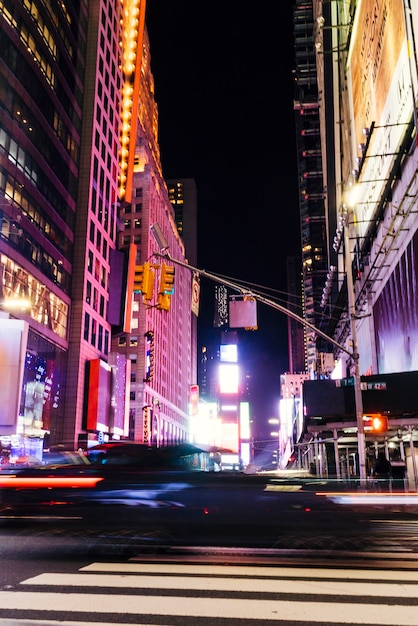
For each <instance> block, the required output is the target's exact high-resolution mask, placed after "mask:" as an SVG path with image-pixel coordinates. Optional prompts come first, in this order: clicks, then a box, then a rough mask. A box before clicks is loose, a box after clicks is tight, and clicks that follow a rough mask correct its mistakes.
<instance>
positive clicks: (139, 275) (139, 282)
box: [134, 263, 154, 302]
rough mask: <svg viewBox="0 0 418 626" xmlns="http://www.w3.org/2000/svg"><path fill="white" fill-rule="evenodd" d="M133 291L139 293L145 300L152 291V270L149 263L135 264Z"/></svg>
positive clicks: (148, 299) (148, 298) (151, 294)
mask: <svg viewBox="0 0 418 626" xmlns="http://www.w3.org/2000/svg"><path fill="white" fill-rule="evenodd" d="M134 292H135V293H141V294H142V296H143V299H144V300H146V301H147V302H149V301H151V300H152V296H153V293H154V271H153V269H152V267H151V265H150V264H149V263H144V265H136V266H135V278H134Z"/></svg>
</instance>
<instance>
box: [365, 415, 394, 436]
mask: <svg viewBox="0 0 418 626" xmlns="http://www.w3.org/2000/svg"><path fill="white" fill-rule="evenodd" d="M363 420H364V431H365V432H368V433H372V434H375V435H384V434H385V433H386V432H387V430H388V418H387V417H386V416H385V415H382V414H381V413H371V414H370V415H364V416H363Z"/></svg>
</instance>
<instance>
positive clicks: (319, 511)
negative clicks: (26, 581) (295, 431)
mask: <svg viewBox="0 0 418 626" xmlns="http://www.w3.org/2000/svg"><path fill="white" fill-rule="evenodd" d="M201 454H202V450H199V449H198V448H194V447H193V446H189V445H188V444H185V445H181V446H169V447H162V448H156V447H151V446H144V445H142V444H127V445H124V444H104V445H103V446H96V447H95V448H93V449H90V450H89V451H88V452H87V460H88V463H84V464H81V465H80V464H76V465H68V464H67V465H49V466H43V467H37V468H27V469H22V470H20V471H16V472H15V473H14V474H13V475H9V476H4V477H3V476H0V487H1V489H0V522H1V523H2V524H4V525H5V524H6V525H7V524H8V525H9V526H12V527H13V528H15V527H17V526H18V525H23V526H25V527H29V528H30V529H32V530H33V531H34V532H35V531H36V530H38V531H39V530H41V532H42V533H45V532H53V531H58V532H65V533H70V534H71V533H75V534H77V535H78V536H80V535H83V533H84V534H88V535H91V534H96V535H97V536H100V537H112V541H119V539H120V538H123V540H124V541H126V540H127V538H128V537H130V538H134V539H135V541H139V542H142V543H147V544H150V543H153V544H159V545H160V544H162V543H163V544H164V545H167V544H169V545H179V544H181V545H202V546H203V545H226V546H257V547H277V546H282V547H284V546H286V547H288V546H289V545H291V543H292V542H296V543H298V542H299V541H301V540H302V538H304V539H303V540H304V541H311V542H312V540H313V538H314V539H315V540H316V541H317V542H318V541H319V538H320V537H322V538H325V540H326V542H327V544H329V542H330V541H331V539H332V538H334V539H333V540H334V541H335V542H337V543H338V545H340V546H341V545H344V544H345V543H346V542H347V541H349V542H352V541H353V540H354V538H355V539H356V541H357V540H358V539H360V540H361V541H362V542H365V543H366V544H367V536H368V528H369V526H370V520H371V513H372V517H373V519H378V517H379V515H382V516H383V515H387V513H388V510H389V509H388V504H390V502H388V500H383V501H382V502H380V503H378V504H377V505H376V504H373V503H372V500H370V501H369V502H367V501H366V500H365V499H364V497H362V495H363V494H358V493H357V492H356V490H354V492H353V490H352V487H353V485H352V484H350V485H344V484H341V483H339V482H335V481H331V480H321V479H318V478H312V477H311V478H289V479H287V478H283V477H276V476H273V475H271V474H269V475H263V474H254V475H251V474H245V473H244V472H235V473H233V472H209V471H204V470H203V469H202V467H201V466H200V465H199V461H198V459H199V455H201ZM203 465H204V464H203ZM364 495H367V494H364ZM372 495H373V494H372ZM382 495H384V494H382ZM388 495H392V494H388ZM368 504H369V505H370V506H367V505H368ZM365 505H366V506H365ZM396 506H397V507H398V509H399V502H397V503H396ZM392 508H393V507H392ZM417 510H418V507H417V505H416V504H415V514H416V511H417Z"/></svg>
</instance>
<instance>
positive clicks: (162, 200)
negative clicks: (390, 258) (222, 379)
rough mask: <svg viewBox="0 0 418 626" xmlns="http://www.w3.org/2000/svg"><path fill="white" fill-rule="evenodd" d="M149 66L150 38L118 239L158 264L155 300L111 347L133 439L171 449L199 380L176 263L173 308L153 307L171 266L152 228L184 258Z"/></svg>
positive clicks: (183, 435)
mask: <svg viewBox="0 0 418 626" xmlns="http://www.w3.org/2000/svg"><path fill="white" fill-rule="evenodd" d="M150 60H151V55H150V50H149V42H148V37H147V33H146V32H145V33H144V40H143V57H142V68H141V77H142V82H141V88H140V106H139V116H138V124H137V138H136V148H135V159H134V166H133V167H134V172H133V178H132V197H131V201H130V202H128V201H125V202H123V203H122V205H121V213H120V220H121V223H122V224H123V229H122V230H121V232H120V233H119V235H118V238H119V248H120V249H121V250H129V248H130V246H132V245H134V246H135V250H136V251H135V255H136V257H135V263H136V264H137V265H138V264H143V263H145V262H147V261H149V262H150V263H151V265H152V266H154V267H153V272H154V296H153V299H152V300H151V301H150V302H148V303H144V302H143V298H142V296H141V294H135V296H134V302H133V311H132V321H131V329H130V332H121V333H118V334H117V336H115V338H114V339H113V342H112V346H113V350H114V351H115V352H118V353H120V354H124V355H125V356H126V358H127V359H128V360H130V361H131V368H130V369H131V385H130V423H131V429H132V430H133V434H134V438H135V440H137V441H144V442H145V443H153V444H157V445H167V444H171V443H179V442H180V441H184V440H186V439H187V438H188V431H189V412H188V408H189V400H190V395H189V394H190V388H191V386H192V385H193V384H196V382H197V371H196V354H195V353H193V354H192V349H191V346H192V345H193V344H192V328H193V324H195V323H196V320H195V317H196V316H195V315H194V313H193V312H192V310H191V284H192V272H191V271H190V270H188V269H186V268H184V267H181V266H179V265H177V266H174V269H175V274H174V293H173V295H172V296H170V307H169V310H168V311H164V310H159V309H158V308H157V307H156V302H157V293H156V292H157V291H158V283H159V280H160V277H161V266H162V263H163V262H165V263H169V264H170V262H169V261H166V260H164V259H162V258H161V257H158V256H154V252H160V246H159V245H158V244H157V242H156V240H155V238H154V237H153V235H152V232H151V231H152V229H151V226H153V225H155V224H157V225H158V228H159V229H161V232H162V235H163V237H164V239H165V243H164V247H165V244H167V250H168V251H169V253H170V256H171V257H172V258H174V259H178V260H179V261H182V262H185V260H186V256H185V246H184V242H183V240H182V238H181V236H180V233H179V231H178V229H177V225H176V222H175V215H174V209H173V207H172V205H171V203H170V199H169V196H168V191H167V186H166V183H165V181H164V179H163V177H162V171H161V169H162V168H161V162H160V154H159V146H158V132H157V131H158V111H157V106H156V103H155V101H154V82H153V81H154V79H153V76H152V73H151V65H150ZM193 341H194V342H195V341H196V338H195V337H194V339H193ZM150 349H152V363H151V362H150ZM150 368H152V371H151V369H150Z"/></svg>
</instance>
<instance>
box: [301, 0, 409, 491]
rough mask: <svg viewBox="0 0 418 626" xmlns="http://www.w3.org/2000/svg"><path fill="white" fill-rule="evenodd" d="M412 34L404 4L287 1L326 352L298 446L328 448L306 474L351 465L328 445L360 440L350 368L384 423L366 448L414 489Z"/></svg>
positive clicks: (340, 471)
mask: <svg viewBox="0 0 418 626" xmlns="http://www.w3.org/2000/svg"><path fill="white" fill-rule="evenodd" d="M299 18H300V19H299ZM302 24H303V26H302ZM417 33H418V7H417V5H416V3H413V2H410V1H409V0H393V1H391V2H388V1H382V2H381V3H378V4H377V3H376V2H374V0H362V2H353V3H351V2H345V1H343V0H336V1H335V2H326V1H325V0H317V1H314V0H312V2H310V1H308V2H305V1H302V0H301V1H300V2H298V1H297V2H296V10H295V51H296V55H297V70H296V79H297V85H300V84H302V85H303V81H304V77H305V75H306V80H307V82H309V79H310V77H311V78H312V79H313V77H314V76H315V85H313V86H312V103H310V106H312V109H313V110H316V111H317V120H316V121H317V122H319V125H318V124H317V126H316V128H315V132H316V135H317V137H318V139H319V140H320V141H319V143H318V144H317V145H316V146H315V150H316V149H319V150H320V155H321V159H322V165H323V167H322V176H323V180H322V188H320V187H319V188H318V189H317V192H318V194H320V195H321V197H322V202H323V207H324V209H325V213H324V215H325V217H326V243H327V250H326V254H324V259H327V267H326V270H325V272H324V274H323V283H322V295H321V297H320V299H319V300H318V302H320V309H322V312H323V317H322V318H318V319H319V321H320V322H321V325H319V326H318V323H317V324H316V326H317V327H319V328H321V330H322V331H324V332H325V333H326V334H327V335H328V336H329V337H332V339H333V340H334V342H336V343H334V344H333V345H332V346H330V345H328V346H326V345H324V343H323V342H322V341H321V342H318V344H317V345H316V352H317V363H318V362H321V363H323V364H324V369H325V372H326V374H327V376H329V377H330V378H331V380H320V381H314V380H312V381H311V380H310V381H307V383H305V385H304V389H305V387H306V390H305V392H304V393H303V394H302V395H303V398H304V406H303V410H304V417H305V428H306V431H307V436H308V437H310V436H312V434H314V437H318V438H319V437H320V438H321V439H322V440H325V439H326V438H327V437H329V436H332V437H333V440H334V441H335V442H336V445H335V449H334V448H333V449H332V451H331V454H330V453H329V450H326V446H325V450H326V454H322V455H319V454H316V461H318V458H319V457H320V456H321V459H322V460H321V464H320V465H318V463H317V471H319V470H320V471H324V472H327V471H328V472H331V473H333V472H336V473H337V475H345V472H346V467H348V458H346V459H344V458H343V455H344V454H347V457H348V455H350V454H351V455H352V457H353V458H355V457H356V455H357V452H358V449H359V448H358V446H357V442H355V446H352V448H351V450H349V449H348V447H347V449H346V451H344V450H343V455H342V457H341V458H338V454H336V452H335V451H336V450H337V443H339V444H340V448H341V449H344V445H345V443H344V441H349V435H348V433H349V432H350V429H351V432H353V431H356V432H358V431H359V430H360V429H358V422H357V421H356V419H355V415H353V398H352V394H350V393H349V390H350V389H349V388H350V384H351V380H352V377H353V375H354V373H356V369H357V365H358V366H359V370H360V375H361V385H362V389H361V391H360V397H361V399H362V403H363V408H364V410H367V412H368V413H370V414H375V413H378V412H382V413H385V412H387V416H388V431H387V433H386V434H385V441H384V442H383V441H379V442H378V441H377V440H376V437H374V439H371V438H370V434H369V433H366V446H367V445H373V446H374V445H375V444H376V445H381V446H390V445H394V446H395V447H398V446H399V447H400V448H401V452H402V454H405V455H406V456H407V457H408V455H409V458H407V463H408V464H409V472H410V476H411V477H412V475H414V480H415V484H417V482H418V475H417V469H416V467H417V466H416V461H415V459H414V458H411V457H414V454H412V450H413V447H414V440H416V426H415V425H416V415H417V412H418V404H417V402H416V400H415V399H414V397H413V392H412V388H411V381H413V380H415V381H416V380H417V374H416V372H417V371H418V333H417V320H416V310H417V293H416V284H417V274H418V264H417V253H416V249H417V245H418V243H417V242H418V213H417V211H416V207H417V202H418V186H417V171H418V168H417V164H418V149H417V124H416V122H417V93H418V59H417V51H416V47H415V46H414V45H413V42H414V41H416V38H417ZM309 40H311V41H309ZM305 48H306V49H308V48H309V55H305V57H304V56H303V54H302V53H301V51H302V50H304V49H305ZM302 59H303V60H302ZM297 89H298V87H297ZM316 90H317V94H316V98H315V91H316ZM300 92H301V93H302V95H303V90H302V89H300ZM299 101H300V107H302V104H303V103H302V99H301V98H299ZM305 109H306V107H304V108H299V105H298V109H297V111H300V113H301V115H300V118H302V111H303V119H310V116H311V114H310V113H309V111H306V110H305ZM305 115H306V116H307V117H306V118H305ZM301 156H302V155H301ZM318 158H319V153H318ZM318 165H319V161H318ZM318 171H319V170H318ZM318 181H319V179H318ZM302 209H303V206H301V219H302V220H303V213H302ZM312 217H313V215H311V216H310V219H311V221H312ZM318 224H320V220H319V222H318ZM307 249H311V250H312V251H313V250H314V242H313V241H310V240H307V241H305V240H302V255H303V254H304V251H305V250H307ZM351 278H352V280H351ZM351 283H353V284H352V285H351ZM305 295H306V293H305ZM351 301H353V302H351ZM305 306H306V307H308V302H307V301H306V302H305ZM306 319H308V317H307V318H306ZM355 336H357V338H358V339H356V341H355V340H354V337H355ZM353 344H358V345H356V348H357V347H358V351H356V352H355V353H353V347H352V346H353ZM326 348H328V349H326ZM309 373H310V372H309ZM334 378H335V379H336V380H333V379H334ZM356 380H358V376H357V375H356ZM337 382H338V383H339V384H338V385H337V384H336V383H337ZM415 384H416V383H415ZM412 386H413V387H414V386H415V385H414V383H412ZM346 387H348V389H346ZM356 388H357V387H356ZM376 389H379V393H377V392H376ZM326 390H327V391H326ZM371 390H373V391H371ZM308 391H309V395H308ZM331 392H332V393H331ZM334 392H335V393H334ZM411 392H412V393H411ZM324 397H326V398H327V402H325V403H324V402H321V400H323V398H324ZM331 398H332V401H331ZM357 406H358V404H357V402H356V406H355V410H354V413H356V412H357ZM360 419H361V417H360ZM318 423H321V428H318ZM345 434H347V438H346V440H344V437H345ZM358 437H359V436H358ZM359 439H360V437H359ZM316 445H317V442H316ZM415 445H416V443H415ZM406 446H407V449H406V450H404V448H406ZM373 449H374V448H373ZM356 463H357V461H354V464H353V462H352V465H354V471H355V472H356V473H358V472H359V467H357V466H356Z"/></svg>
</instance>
